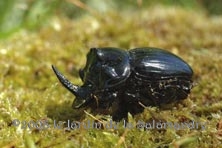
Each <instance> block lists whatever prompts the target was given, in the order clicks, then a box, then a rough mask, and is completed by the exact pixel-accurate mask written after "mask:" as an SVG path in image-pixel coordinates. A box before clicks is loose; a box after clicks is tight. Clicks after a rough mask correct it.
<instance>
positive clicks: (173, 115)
mask: <svg viewBox="0 0 222 148" xmlns="http://www.w3.org/2000/svg"><path fill="white" fill-rule="evenodd" d="M221 26H222V17H221V16H217V17H213V16H211V17H209V16H207V15H205V14H204V13H202V12H196V11H191V10H189V11H187V10H184V9H181V8H176V7H168V8H166V7H160V6H159V7H154V8H150V9H147V10H141V11H139V10H138V11H134V12H122V13H117V12H107V13H105V14H101V15H98V16H85V17H83V18H81V19H76V20H70V19H66V18H57V17H55V18H53V19H52V21H51V23H50V24H49V25H47V26H45V27H43V28H41V29H40V30H38V31H33V32H32V31H27V30H22V31H20V32H19V33H17V34H15V35H14V36H12V37H10V38H8V39H7V40H2V41H0V57H1V58H0V110H1V111H0V135H1V140H0V146H1V147H14V146H16V147H24V146H26V147H104V146H106V147H115V146H116V147H141V146H144V147H181V146H184V147H188V146H189V147H218V146H219V145H220V143H221V140H222V117H221V116H222V114H221V111H222V94H221V92H222V87H221V86H222V67H221V63H222V54H221V47H222V36H221V34H222V29H221ZM104 46H114V47H120V48H125V49H130V48H134V47H143V46H153V47H159V48H164V49H167V50H169V51H171V52H173V53H175V54H177V55H179V56H180V57H182V58H183V59H184V60H185V61H187V62H188V63H189V64H190V65H191V66H192V67H193V70H194V73H195V75H194V81H195V82H196V87H194V88H193V90H192V93H191V95H190V96H189V98H188V99H186V100H184V101H183V102H181V103H179V104H174V105H171V106H170V107H166V109H160V108H156V107H153V108H150V107H148V108H146V109H145V111H144V112H143V113H142V114H139V115H136V116H135V117H131V116H130V115H129V121H130V123H132V124H134V125H133V126H134V128H130V129H126V128H124V123H123V122H120V123H119V128H118V129H113V128H111V129H107V128H105V127H103V128H102V129H85V128H84V127H81V128H80V129H75V130H69V129H65V128H63V127H62V128H61V129H58V128H54V127H53V125H54V121H56V125H58V126H59V123H58V121H67V120H71V121H72V120H75V121H81V122H88V120H90V121H93V120H94V117H95V118H98V119H102V118H107V119H108V120H107V121H106V120H104V121H103V123H104V124H108V123H109V120H110V117H109V116H108V117H106V116H103V115H95V116H94V117H92V116H90V115H89V114H87V113H86V112H84V111H83V110H78V111H76V110H73V109H72V108H71V104H72V101H73V96H72V94H70V93H69V92H68V91H66V90H65V89H64V88H63V87H62V86H61V85H60V84H59V82H58V80H57V78H56V76H55V75H54V73H53V71H52V70H51V64H54V65H56V66H57V67H58V68H59V69H60V70H61V71H62V72H63V73H64V74H65V75H66V76H67V77H69V78H70V80H71V81H72V82H73V83H76V84H80V85H81V80H80V79H79V77H78V69H79V68H80V67H83V66H84V64H85V60H86V53H87V52H88V51H89V48H91V47H104ZM87 112H88V111H87ZM89 112H90V111H89ZM14 119H18V120H19V121H20V126H17V127H15V126H14V124H15V123H13V122H12V121H13V120H14ZM139 120H142V121H144V122H146V123H151V122H153V121H155V122H158V121H161V122H173V123H183V122H192V121H195V122H198V123H205V124H204V127H205V128H204V129H203V128H202V127H201V126H199V127H198V128H194V129H189V128H186V129H182V130H175V129H170V128H166V129H162V130H158V129H147V130H146V129H144V128H140V129H138V128H136V127H135V124H136V123H137V121H139ZM24 121H26V123H25V122H24ZM31 121H34V122H31ZM37 121H38V125H45V126H44V128H45V129H39V128H31V127H32V126H33V125H35V124H34V123H37ZM45 121H47V123H48V125H50V126H51V127H49V128H47V125H46V124H45ZM27 123H29V126H30V128H29V127H28V124H27ZM16 124H18V121H17V122H16ZM58 126H57V127H58ZM25 127H26V128H25ZM40 127H41V126H40ZM23 128H25V129H23Z"/></svg>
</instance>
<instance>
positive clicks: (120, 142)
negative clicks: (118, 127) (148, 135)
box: [116, 129, 128, 148]
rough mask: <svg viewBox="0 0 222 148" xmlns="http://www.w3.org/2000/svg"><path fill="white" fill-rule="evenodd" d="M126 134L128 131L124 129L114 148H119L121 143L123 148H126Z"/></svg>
mask: <svg viewBox="0 0 222 148" xmlns="http://www.w3.org/2000/svg"><path fill="white" fill-rule="evenodd" d="M127 132H128V129H126V130H125V131H124V133H123V134H122V135H121V136H120V139H119V141H118V143H117V145H116V147H119V146H120V145H121V144H122V143H123V144H124V147H125V148H127V146H126V142H125V136H126V134H127Z"/></svg>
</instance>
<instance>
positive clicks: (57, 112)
mask: <svg viewBox="0 0 222 148" xmlns="http://www.w3.org/2000/svg"><path fill="white" fill-rule="evenodd" d="M46 111H47V116H48V117H49V118H51V119H53V120H56V121H67V120H71V121H74V120H75V121H81V120H82V119H83V118H84V117H85V113H84V109H73V108H72V106H71V103H69V102H66V101H65V102H63V103H61V104H56V103H51V104H49V105H47V106H46Z"/></svg>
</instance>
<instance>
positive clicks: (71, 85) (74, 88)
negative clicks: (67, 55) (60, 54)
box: [52, 65, 79, 96]
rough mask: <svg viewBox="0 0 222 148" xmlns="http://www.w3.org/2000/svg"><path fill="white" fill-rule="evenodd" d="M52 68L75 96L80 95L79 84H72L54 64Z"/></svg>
mask: <svg viewBox="0 0 222 148" xmlns="http://www.w3.org/2000/svg"><path fill="white" fill-rule="evenodd" d="M52 69H53V71H54V72H55V74H56V76H57V78H58V79H59V81H60V82H61V83H62V85H63V86H65V88H67V89H68V90H69V91H70V92H72V93H73V94H74V95H75V96H78V90H79V86H77V85H74V84H72V83H71V82H70V81H69V80H68V79H66V77H65V76H64V75H62V74H61V73H60V72H59V71H58V70H57V69H56V68H55V67H54V66H53V65H52Z"/></svg>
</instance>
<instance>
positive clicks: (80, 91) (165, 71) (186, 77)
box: [53, 47, 193, 120]
mask: <svg viewBox="0 0 222 148" xmlns="http://www.w3.org/2000/svg"><path fill="white" fill-rule="evenodd" d="M53 70H54V72H55V74H56V75H57V77H58V79H59V80H60V82H61V83H62V84H63V85H64V86H65V87H66V88H67V89H68V90H69V91H71V92H72V93H73V94H74V95H75V96H76V98H75V100H74V102H73V107H74V108H80V107H84V106H90V107H91V108H93V110H95V109H105V110H109V111H110V112H109V114H111V115H112V116H113V120H120V119H122V118H126V116H127V113H128V112H130V113H131V114H133V115H134V114H137V113H139V112H142V111H143V109H144V106H161V105H162V104H166V103H171V102H174V101H179V100H182V99H185V98H187V96H188V94H189V93H190V90H191V89H192V87H193V83H192V75H193V71H192V69H191V67H190V66H189V65H188V64H187V63H186V62H185V61H184V60H182V59H181V58H180V57H178V56H176V55H174V54H172V53H170V52H168V51H166V50H162V49H158V48H152V47H143V48H135V49H132V50H129V51H126V50H123V49H118V48H112V47H105V48H92V49H91V50H90V52H89V53H88V54H87V62H86V65H85V67H84V68H83V69H80V71H79V75H80V78H81V79H82V81H83V85H82V86H76V85H74V84H72V83H71V82H69V81H68V80H67V79H66V78H65V77H64V76H63V75H62V74H61V73H60V72H59V71H58V70H57V69H56V68H55V67H53ZM141 104H142V105H141ZM143 105H144V106H143ZM102 113H104V112H102Z"/></svg>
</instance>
